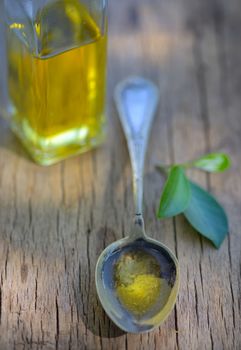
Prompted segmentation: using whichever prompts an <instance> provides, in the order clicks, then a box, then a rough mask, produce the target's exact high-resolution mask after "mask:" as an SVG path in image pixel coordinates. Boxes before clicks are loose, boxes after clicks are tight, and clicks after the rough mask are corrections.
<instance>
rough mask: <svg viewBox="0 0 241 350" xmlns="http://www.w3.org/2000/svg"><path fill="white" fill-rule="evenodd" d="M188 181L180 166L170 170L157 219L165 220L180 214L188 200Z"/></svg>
mask: <svg viewBox="0 0 241 350" xmlns="http://www.w3.org/2000/svg"><path fill="white" fill-rule="evenodd" d="M190 193H191V192H190V185H189V181H188V179H187V177H186V175H185V173H184V170H183V168H182V167H181V166H174V167H172V168H171V170H170V172H169V175H168V179H167V182H166V184H165V186H164V189H163V193H162V196H161V200H160V207H159V211H158V217H159V218H165V217H170V216H174V215H177V214H180V213H182V212H183V211H184V210H185V209H186V208H187V206H188V203H189V199H190Z"/></svg>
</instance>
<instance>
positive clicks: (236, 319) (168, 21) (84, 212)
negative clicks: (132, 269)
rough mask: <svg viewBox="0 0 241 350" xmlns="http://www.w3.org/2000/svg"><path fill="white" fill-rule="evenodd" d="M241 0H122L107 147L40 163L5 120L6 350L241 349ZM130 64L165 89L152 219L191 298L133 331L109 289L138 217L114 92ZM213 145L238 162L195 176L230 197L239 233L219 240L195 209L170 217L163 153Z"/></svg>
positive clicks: (149, 173)
mask: <svg viewBox="0 0 241 350" xmlns="http://www.w3.org/2000/svg"><path fill="white" fill-rule="evenodd" d="M238 10H239V3H238V1H236V0H231V1H229V2H224V1H222V0H220V1H215V0H212V1H208V0H205V1H202V2H200V1H191V0H183V1H182V2H180V1H178V0H172V1H168V2H167V1H164V0H162V1H159V0H153V1H150V2H146V1H144V0H131V1H126V0H125V1H124V0H123V1H121V2H118V3H115V2H110V40H109V92H110V94H109V100H108V110H109V113H108V114H109V133H108V138H107V140H106V143H105V144H104V145H103V146H102V147H100V148H99V149H97V150H95V151H93V152H89V153H86V154H85V155H82V156H81V157H77V158H73V159H70V160H67V161H65V162H62V163H61V164H57V165H55V166H51V167H49V168H41V167H39V166H37V165H34V164H33V163H32V162H31V161H30V160H29V158H28V156H27V155H26V153H25V151H24V150H23V149H22V147H21V146H20V144H19V143H18V141H16V140H15V138H14V137H13V136H12V135H11V133H10V132H9V130H8V127H7V124H6V122H4V121H1V124H0V169H1V170H0V349H4V350H5V349H6V350H7V349H14V348H15V349H64V350H65V349H88V350H92V349H93V350H95V349H104V350H105V349H108V350H109V349H118V350H120V349H121V350H122V349H131V350H134V349H138V350H139V349H171V350H172V349H177V348H178V349H184V350H185V349H187V348H190V349H194V350H195V349H198V350H199V349H217V350H221V349H224V350H227V349H240V347H241V337H240V334H241V316H240V315H241V302H240V289H241V276H240V265H241V256H240V255H241V244H240V229H239V227H240V208H241V199H240V198H241V185H240V177H241V168H240V163H241V159H240V157H241V156H240V148H241V140H240V132H241V130H240V129H241V123H240V115H239V114H240V110H241V102H240V101H241V100H240V92H241V91H240V89H241V71H240V69H237V67H239V62H240V61H241V50H240V45H239V43H240V39H241V18H240V17H241V15H240V11H238ZM129 74H141V75H144V76H146V77H148V78H150V79H152V80H154V81H155V82H156V83H157V84H158V85H159V86H160V90H161V102H160V106H159V110H158V113H157V118H156V120H155V123H154V128H153V130H152V134H151V141H150V147H149V151H148V156H147V162H146V175H145V193H144V197H145V218H146V226H147V230H148V231H150V232H151V234H152V236H153V237H155V238H157V239H160V240H162V241H163V242H164V243H165V244H167V245H168V246H169V247H170V248H171V249H173V250H174V251H176V254H177V256H178V258H179V261H180V266H181V289H180V295H179V298H178V303H177V306H176V308H175V310H174V311H173V313H172V314H171V316H170V317H169V319H168V320H167V321H166V322H165V323H164V324H163V325H162V326H161V327H160V328H159V329H157V330H155V331H154V332H152V333H148V334H143V335H140V336H138V335H131V334H124V333H123V332H121V331H120V330H118V329H117V328H116V327H115V326H114V325H113V324H112V322H111V321H110V320H109V319H108V317H107V316H106V315H105V313H104V311H103V310H102V308H101V306H100V304H99V302H98V300H97V296H96V291H95V286H94V269H95V263H96V260H97V258H98V255H99V254H100V252H101V251H102V249H103V248H104V247H105V246H106V245H108V244H109V243H111V242H112V241H114V240H115V239H118V238H120V237H122V236H123V235H124V233H125V232H126V230H128V227H129V224H130V222H131V220H132V218H131V216H130V213H131V212H132V209H133V205H132V191H131V170H130V164H129V158H128V153H127V148H126V145H125V140H124V136H123V134H122V131H121V127H120V124H119V121H118V118H117V115H116V110H115V107H114V105H113V102H112V91H113V88H114V86H115V85H116V83H117V82H118V81H119V80H120V79H122V78H124V77H125V76H127V75H129ZM209 150H222V151H227V152H229V153H230V154H231V156H232V158H233V163H234V166H233V169H232V170H231V171H230V172H229V173H228V174H220V175H212V176H206V175H205V174H203V173H199V172H194V171H192V172H191V173H190V176H192V178H193V179H194V180H196V181H197V182H199V183H200V184H202V185H203V186H206V187H208V188H209V189H211V190H212V191H213V193H214V194H215V195H216V196H217V197H218V198H219V199H220V201H221V202H222V203H223V205H224V206H225V208H226V209H227V211H228V214H229V217H230V236H229V237H228V239H226V240H225V242H224V244H223V245H222V247H221V248H220V250H219V251H217V250H215V249H214V248H213V247H212V246H211V245H210V243H209V242H208V241H207V240H205V239H201V238H200V237H199V236H198V234H197V233H195V232H194V231H193V230H192V229H191V228H190V227H189V226H188V224H187V223H186V221H185V220H184V219H183V218H182V217H178V218H176V219H175V220H173V219H170V220H165V221H157V219H156V218H155V213H156V210H157V207H158V202H159V197H160V193H161V186H162V184H163V178H162V177H161V176H160V175H159V174H158V173H157V172H156V171H155V169H154V165H155V164H156V163H157V162H162V163H169V162H171V161H178V162H179V161H183V160H187V159H190V158H193V157H195V156H197V155H200V154H202V153H203V152H206V151H209Z"/></svg>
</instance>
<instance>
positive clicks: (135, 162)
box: [95, 77, 179, 333]
mask: <svg viewBox="0 0 241 350" xmlns="http://www.w3.org/2000/svg"><path fill="white" fill-rule="evenodd" d="M158 99H159V91H158V89H157V87H156V86H155V85H154V84H153V83H152V82H150V81H148V80H145V79H143V78H140V77H130V78H128V79H126V80H125V81H123V82H121V83H120V84H119V85H117V87H116V90H115V101H116V104H117V109H118V112H119V115H120V120H121V123H122V127H123V129H124V133H125V136H126V139H127V143H128V149H129V153H130V159H131V164H132V171H133V188H134V203H135V217H134V223H133V226H132V227H131V228H130V231H129V235H128V236H127V237H126V238H123V239H120V240H118V241H116V242H114V243H112V244H110V245H109V246H108V247H107V248H106V249H105V250H104V251H103V252H102V253H101V255H100V257H99V259H98V261H97V265H96V271H95V283H96V289H97V293H98V296H99V299H100V302H101V304H102V306H103V308H104V309H105V311H106V313H107V314H108V316H109V317H110V318H111V319H112V321H113V322H114V323H115V324H116V325H117V326H118V327H119V328H121V329H122V330H124V331H126V332H131V333H141V332H146V331H150V330H151V329H153V328H154V327H157V326H158V325H160V323H162V322H163V321H164V320H165V319H166V317H167V316H168V315H169V314H170V312H171V310H172V309H173V307H174V304H175V301H176V298H177V294H178V289H179V267H178V261H177V259H176V257H175V255H174V254H173V253H172V252H171V251H170V250H169V249H168V248H167V247H166V246H165V245H163V244H161V243H160V242H158V241H156V240H154V239H151V238H149V237H148V236H147V235H146V233H145V228H144V220H143V216H142V202H143V168H144V160H145V153H146V148H147V142H148V138H149V133H150V128H151V125H152V121H153V118H154V114H155V111H156V107H157V104H158ZM140 251H141V252H145V254H149V255H150V256H152V257H154V258H155V259H156V261H157V262H158V264H159V265H160V277H161V278H163V279H165V281H166V282H167V285H168V286H169V287H171V288H169V289H168V291H162V289H160V297H159V298H158V301H157V302H156V303H155V305H154V306H153V307H152V308H150V310H148V311H147V312H145V313H144V314H142V315H136V314H133V313H132V312H130V310H128V309H127V308H126V307H125V306H124V305H123V304H122V303H121V301H120V300H119V298H118V297H117V293H116V285H115V267H116V264H117V263H118V261H119V259H120V258H121V257H122V256H123V255H124V254H128V253H130V252H140Z"/></svg>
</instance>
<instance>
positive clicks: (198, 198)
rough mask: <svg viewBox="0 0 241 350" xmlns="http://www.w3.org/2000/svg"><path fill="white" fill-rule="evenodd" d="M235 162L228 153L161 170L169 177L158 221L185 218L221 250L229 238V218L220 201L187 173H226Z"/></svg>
mask: <svg viewBox="0 0 241 350" xmlns="http://www.w3.org/2000/svg"><path fill="white" fill-rule="evenodd" d="M230 166H231V161H230V158H229V156H228V155H226V154H224V153H212V154H208V155H204V156H202V157H201V158H198V159H197V160H194V161H190V162H188V163H184V164H177V165H170V166H164V167H163V166H158V167H157V168H158V169H159V170H161V171H164V172H165V173H166V174H168V177H167V181H166V183H165V185H164V188H163V192H162V195H161V199H160V206H159V210H158V214H157V215H158V217H159V218H161V219H163V218H167V217H172V216H175V215H178V214H181V213H182V214H184V216H185V217H186V219H187V220H188V221H189V223H190V224H191V225H192V226H193V227H194V228H195V229H196V230H197V231H198V232H199V233H200V234H202V235H203V236H205V237H206V238H208V239H209V240H210V241H211V242H212V243H213V244H214V245H215V247H216V248H219V247H220V245H221V244H222V242H223V240H224V238H225V237H226V235H227V234H228V219H227V215H226V213H225V211H224V209H223V208H222V206H221V205H220V204H219V203H218V201H217V200H216V199H215V198H214V197H213V196H212V195H211V194H210V193H208V192H207V191H205V190H204V189H203V188H201V187H200V186H199V185H197V184H195V183H194V182H192V181H191V180H189V179H188V177H187V175H186V173H185V169H188V168H197V169H200V170H204V171H207V172H211V173H215V172H222V171H225V170H227V169H228V168H230Z"/></svg>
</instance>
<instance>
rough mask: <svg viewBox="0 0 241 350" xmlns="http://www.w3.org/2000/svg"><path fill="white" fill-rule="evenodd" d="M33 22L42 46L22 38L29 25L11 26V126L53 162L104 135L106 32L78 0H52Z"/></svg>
mask: <svg viewBox="0 0 241 350" xmlns="http://www.w3.org/2000/svg"><path fill="white" fill-rule="evenodd" d="M56 23H57V25H56ZM34 27H35V31H36V33H35V34H36V35H37V39H38V50H37V51H36V50H35V51H33V50H32V51H31V49H30V46H29V47H28V43H27V44H26V42H24V41H23V40H22V39H21V38H22V37H24V34H25V33H24V25H22V24H19V23H13V24H12V25H10V27H9V33H8V62H9V78H8V84H9V95H10V100H11V104H12V108H11V114H12V128H13V130H14V132H15V133H16V134H17V135H18V136H19V137H20V139H21V140H22V142H23V143H24V145H25V146H26V148H27V149H28V151H29V152H30V154H31V155H32V157H33V158H34V159H35V160H36V161H37V162H38V163H40V164H43V165H48V164H52V163H54V162H56V161H58V160H60V159H63V158H66V157H67V156H70V155H73V154H77V153H80V152H83V151H85V150H87V149H89V148H91V147H93V146H96V145H98V144H99V143H100V142H101V141H102V139H103V126H104V119H105V90H106V87H105V85H106V84H105V81H106V77H105V75H106V35H102V33H101V31H100V29H99V28H98V26H97V25H96V23H95V21H94V20H93V18H91V16H90V15H89V14H88V12H87V10H86V8H85V7H84V6H83V5H81V4H80V3H79V1H78V0H64V1H57V2H54V3H53V4H52V5H49V6H47V7H46V8H45V9H44V11H42V12H41V17H39V20H38V21H36V23H35V24H34ZM25 36H26V35H25Z"/></svg>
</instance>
